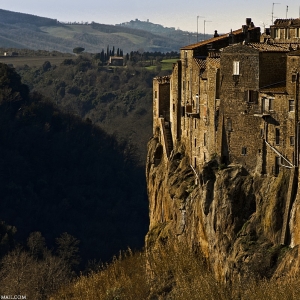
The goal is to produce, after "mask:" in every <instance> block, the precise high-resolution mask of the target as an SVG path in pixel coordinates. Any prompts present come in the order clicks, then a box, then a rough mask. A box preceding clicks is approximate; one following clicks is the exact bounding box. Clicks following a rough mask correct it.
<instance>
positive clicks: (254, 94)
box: [246, 90, 258, 103]
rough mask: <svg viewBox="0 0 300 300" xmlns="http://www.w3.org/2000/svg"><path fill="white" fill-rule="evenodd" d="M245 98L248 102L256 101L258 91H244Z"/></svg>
mask: <svg viewBox="0 0 300 300" xmlns="http://www.w3.org/2000/svg"><path fill="white" fill-rule="evenodd" d="M246 99H247V101H248V102H251V103H257V99H258V92H257V91H251V90H249V91H246Z"/></svg>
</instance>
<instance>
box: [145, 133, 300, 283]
mask: <svg viewBox="0 0 300 300" xmlns="http://www.w3.org/2000/svg"><path fill="white" fill-rule="evenodd" d="M162 148H163V147H162V145H161V144H160V143H159V139H158V138H156V137H154V138H152V139H151V140H150V141H149V144H148V157H147V165H146V176H147V187H148V196H149V209H150V227H149V232H148V234H147V236H146V248H147V249H151V248H152V247H155V245H156V244H157V243H160V242H165V241H166V240H171V239H174V238H175V239H178V240H179V241H183V242H185V243H187V244H188V245H189V246H190V247H192V248H195V249H199V250H201V251H202V252H203V254H204V255H205V257H206V258H207V259H208V261H209V262H210V265H211V268H212V270H213V271H214V273H215V275H216V277H217V278H218V279H220V280H222V281H225V282H230V281H232V280H236V279H242V278H247V277H248V276H251V275H254V276H258V277H267V278H271V277H273V276H282V275H283V274H288V275H294V274H295V273H296V272H297V270H298V269H299V268H298V266H299V258H298V252H299V251H298V246H297V245H298V244H299V243H300V231H299V229H298V228H300V227H299V226H300V224H299V222H300V221H299V220H300V206H299V201H300V199H298V197H296V200H295V201H294V203H292V202H291V203H287V199H288V195H289V193H291V191H289V189H290V177H291V174H292V171H291V170H289V169H283V168H282V170H281V172H280V173H279V175H278V176H277V177H275V176H267V175H261V174H249V173H248V172H247V170H246V169H245V168H244V167H243V166H241V165H229V166H227V167H226V168H222V166H220V165H219V164H218V161H217V159H216V160H212V161H210V162H207V163H206V165H204V167H203V168H202V169H201V171H200V173H199V174H198V175H197V176H196V174H195V173H194V171H193V169H192V167H191V166H190V164H189V161H190V160H189V157H188V156H187V155H186V153H185V149H184V146H183V145H182V144H180V143H177V145H175V147H174V150H173V152H172V155H171V157H170V159H169V160H168V159H166V158H165V156H164V155H163V151H162ZM286 207H288V211H290V208H291V212H290V214H288V215H287V218H286V219H287V220H290V221H289V226H288V227H287V234H286V236H287V238H286V242H285V245H282V234H283V227H284V219H285V213H286V209H287V208H286ZM287 224H288V223H287Z"/></svg>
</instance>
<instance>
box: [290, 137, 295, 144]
mask: <svg viewBox="0 0 300 300" xmlns="http://www.w3.org/2000/svg"><path fill="white" fill-rule="evenodd" d="M294 145H295V137H294V136H290V146H294Z"/></svg>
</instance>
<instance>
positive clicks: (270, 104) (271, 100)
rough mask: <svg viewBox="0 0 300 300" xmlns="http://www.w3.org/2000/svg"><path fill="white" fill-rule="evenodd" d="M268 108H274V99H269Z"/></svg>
mask: <svg viewBox="0 0 300 300" xmlns="http://www.w3.org/2000/svg"><path fill="white" fill-rule="evenodd" d="M269 110H274V99H272V98H270V99H269Z"/></svg>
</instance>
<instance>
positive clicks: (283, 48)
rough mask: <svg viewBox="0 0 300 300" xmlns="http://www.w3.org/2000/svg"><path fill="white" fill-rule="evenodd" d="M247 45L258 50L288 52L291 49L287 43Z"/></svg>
mask: <svg viewBox="0 0 300 300" xmlns="http://www.w3.org/2000/svg"><path fill="white" fill-rule="evenodd" d="M247 46H248V47H251V48H253V49H256V50H258V51H260V52H289V51H290V50H291V49H290V45H289V44H268V43H249V44H247Z"/></svg>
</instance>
